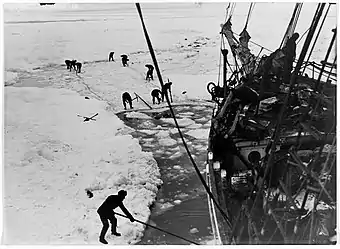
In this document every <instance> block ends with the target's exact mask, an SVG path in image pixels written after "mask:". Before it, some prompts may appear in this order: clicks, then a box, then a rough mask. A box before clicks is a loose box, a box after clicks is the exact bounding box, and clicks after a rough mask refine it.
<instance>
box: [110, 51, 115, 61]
mask: <svg viewBox="0 0 340 249" xmlns="http://www.w3.org/2000/svg"><path fill="white" fill-rule="evenodd" d="M114 54H115V52H110V54H109V62H110V61H111V60H112V61H115V60H114V59H113V55H114Z"/></svg>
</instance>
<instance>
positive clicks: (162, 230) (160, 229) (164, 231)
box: [114, 212, 200, 245]
mask: <svg viewBox="0 0 340 249" xmlns="http://www.w3.org/2000/svg"><path fill="white" fill-rule="evenodd" d="M114 214H116V215H119V216H122V217H124V218H126V219H129V218H128V217H127V216H125V215H123V214H119V213H116V212H114ZM134 220H135V221H137V222H138V223H141V224H143V225H145V226H148V227H152V228H154V229H157V230H159V231H161V232H163V233H167V234H170V235H172V236H174V237H177V238H180V239H182V240H185V241H187V242H190V243H192V244H195V245H200V244H198V243H196V242H194V241H192V240H188V239H186V238H183V237H182V236H179V235H177V234H174V233H171V232H168V231H166V230H164V229H162V228H159V227H155V226H153V225H150V224H147V223H144V222H143V221H140V220H137V219H134Z"/></svg>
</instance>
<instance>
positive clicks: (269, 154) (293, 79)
mask: <svg viewBox="0 0 340 249" xmlns="http://www.w3.org/2000/svg"><path fill="white" fill-rule="evenodd" d="M325 5H326V4H325V3H321V4H319V5H318V9H317V11H316V12H315V15H314V18H313V21H312V23H311V29H310V30H309V33H308V35H307V38H306V40H305V43H304V45H303V48H302V51H301V53H300V57H299V60H298V63H297V65H296V67H295V69H294V71H293V73H292V77H291V79H290V86H289V91H288V93H287V95H286V97H285V99H284V103H283V105H282V108H281V110H280V113H279V117H278V121H277V123H276V127H275V130H274V133H273V135H272V137H271V141H270V146H268V147H267V148H268V149H269V151H268V152H267V153H266V157H267V158H268V157H269V158H268V159H267V160H266V162H267V164H266V167H265V172H264V174H263V176H264V177H263V179H262V181H261V182H260V183H259V187H258V193H261V191H262V189H263V186H264V178H265V177H266V176H267V175H268V173H269V169H270V168H272V167H271V166H272V164H273V160H274V152H275V149H276V144H277V140H278V139H279V136H280V131H281V129H280V128H281V123H282V120H283V116H284V113H285V111H286V108H287V105H288V100H289V97H290V95H291V92H292V90H293V86H294V84H295V82H296V77H297V73H298V71H299V70H300V68H301V65H302V63H303V59H304V57H305V56H306V54H307V50H308V48H309V46H310V44H311V41H312V38H313V35H314V33H315V30H316V26H317V24H318V23H319V20H320V18H321V15H322V12H323V9H324V7H325ZM319 7H320V8H319ZM259 196H260V194H257V195H256V197H255V200H254V202H253V205H252V208H251V211H250V214H251V215H252V213H253V212H254V209H255V204H256V202H257V201H258V198H259Z"/></svg>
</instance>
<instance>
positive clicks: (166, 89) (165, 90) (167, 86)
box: [162, 80, 172, 103]
mask: <svg viewBox="0 0 340 249" xmlns="http://www.w3.org/2000/svg"><path fill="white" fill-rule="evenodd" d="M171 85H172V82H170V81H169V80H168V83H165V84H164V85H163V87H162V102H164V96H165V95H166V94H168V92H169V93H170V101H171V103H172V94H171Z"/></svg>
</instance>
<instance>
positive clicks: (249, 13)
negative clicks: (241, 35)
mask: <svg viewBox="0 0 340 249" xmlns="http://www.w3.org/2000/svg"><path fill="white" fill-rule="evenodd" d="M253 5H254V6H255V3H251V4H250V6H249V10H248V16H247V21H246V24H245V25H244V29H247V27H248V22H249V19H250V15H251V13H252V12H253V9H254V7H253Z"/></svg>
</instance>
